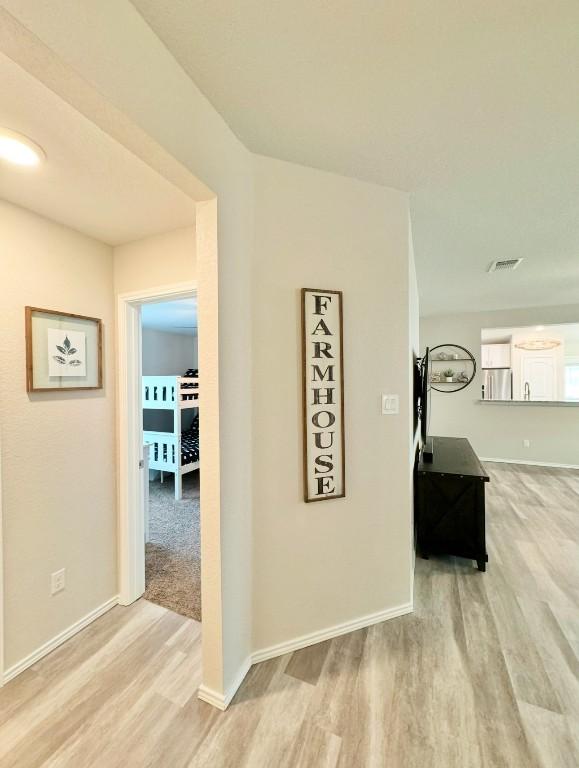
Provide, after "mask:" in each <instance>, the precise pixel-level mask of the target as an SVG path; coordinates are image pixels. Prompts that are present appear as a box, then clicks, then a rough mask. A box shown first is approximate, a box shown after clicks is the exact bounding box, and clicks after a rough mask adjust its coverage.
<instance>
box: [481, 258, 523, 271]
mask: <svg viewBox="0 0 579 768" xmlns="http://www.w3.org/2000/svg"><path fill="white" fill-rule="evenodd" d="M521 261H522V259H504V260H503V261H493V263H492V264H491V265H490V267H489V269H488V271H489V272H506V271H507V270H509V271H512V270H513V269H516V268H517V267H518V266H519V264H520V263H521Z"/></svg>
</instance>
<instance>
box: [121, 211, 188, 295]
mask: <svg viewBox="0 0 579 768" xmlns="http://www.w3.org/2000/svg"><path fill="white" fill-rule="evenodd" d="M193 217H194V205H193V203H192V204H191V218H193ZM113 252H114V265H115V293H117V294H119V293H133V292H135V291H141V290H146V289H148V288H158V287H159V286H164V285H176V284H178V283H186V282H189V281H192V280H195V278H196V275H197V268H196V266H197V257H196V253H197V243H196V230H195V227H194V226H191V227H181V228H180V229H174V230H172V231H170V232H162V233H161V234H159V235H152V236H151V237H144V238H142V239H141V240H134V241H133V242H131V243H125V244H124V245H119V246H117V247H116V248H114V251H113Z"/></svg>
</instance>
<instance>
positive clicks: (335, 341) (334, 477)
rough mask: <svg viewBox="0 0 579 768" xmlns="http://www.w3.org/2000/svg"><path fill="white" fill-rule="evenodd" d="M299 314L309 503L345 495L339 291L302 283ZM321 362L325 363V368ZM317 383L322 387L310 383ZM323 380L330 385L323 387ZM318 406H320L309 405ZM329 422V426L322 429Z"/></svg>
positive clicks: (306, 480)
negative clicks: (308, 286) (325, 421)
mask: <svg viewBox="0 0 579 768" xmlns="http://www.w3.org/2000/svg"><path fill="white" fill-rule="evenodd" d="M316 297H318V298H317V299H316ZM310 299H313V302H314V304H313V310H314V311H312V305H311V301H310ZM334 300H336V303H335V305H334V304H333V302H334ZM316 310H318V311H316ZM301 315H302V416H303V477H304V501H305V502H306V503H311V502H315V501H326V500H328V499H340V498H344V497H345V496H346V450H345V448H346V441H345V425H344V313H343V293H342V291H335V290H320V289H315V288H302V289H301ZM318 336H319V337H320V338H318ZM329 336H331V337H333V338H332V340H331V341H328V340H327V339H328V337H329ZM324 338H325V340H324ZM321 345H323V349H322V347H321ZM315 360H319V361H320V365H318V363H316V362H314V361H315ZM324 360H325V361H327V362H325V363H324ZM322 365H326V369H325V371H322V370H321V366H322ZM336 367H338V368H339V370H338V371H337V373H336V371H335V368H336ZM326 377H327V378H326ZM320 382H321V383H322V386H321V387H314V386H312V385H313V384H316V383H320ZM323 383H331V384H332V386H331V387H324V386H323ZM322 389H324V390H325V393H323V394H322ZM322 398H324V400H325V402H323V403H322V402H321V400H322ZM318 406H319V407H320V409H321V410H320V411H317V410H314V409H316V408H317V407H318ZM322 414H327V421H328V424H327V425H326V426H324V425H323V424H321V423H320V420H319V419H320V416H321V415H322ZM329 427H333V429H331V430H330V431H329V432H327V430H328V428H329ZM324 433H325V434H324ZM336 433H338V434H336ZM318 438H320V439H319V442H318ZM324 441H325V442H324ZM320 451H326V453H320ZM327 451H330V453H327ZM330 473H331V474H330ZM314 480H315V481H316V482H314ZM326 482H327V483H328V485H325V483H326Z"/></svg>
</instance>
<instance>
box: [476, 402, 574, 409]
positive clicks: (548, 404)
mask: <svg viewBox="0 0 579 768" xmlns="http://www.w3.org/2000/svg"><path fill="white" fill-rule="evenodd" d="M478 402H479V403H484V404H485V405H489V404H490V405H542V406H555V407H559V406H563V407H564V408H567V407H571V408H573V407H574V408H577V407H579V401H578V400H479V401H478Z"/></svg>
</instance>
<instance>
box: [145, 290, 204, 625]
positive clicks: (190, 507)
mask: <svg viewBox="0 0 579 768" xmlns="http://www.w3.org/2000/svg"><path fill="white" fill-rule="evenodd" d="M197 327H198V326H197V297H196V295H192V296H190V297H188V298H182V299H178V300H175V301H163V302H146V303H144V304H143V305H142V307H141V353H142V357H141V360H142V376H141V393H142V394H141V402H142V407H143V423H142V427H143V461H144V467H143V469H144V477H143V480H144V493H143V501H144V504H143V508H144V516H145V594H144V596H145V598H146V599H147V600H150V601H151V602H154V603H157V604H158V605H161V606H163V607H165V608H168V609H169V610H172V611H175V612H176V613H180V614H182V615H183V616H187V617H189V618H191V619H195V620H196V621H201V535H200V494H199V474H200V465H201V462H200V453H199V437H200V436H199V407H200V395H201V393H200V391H199V370H198V344H197ZM147 470H148V471H147Z"/></svg>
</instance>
